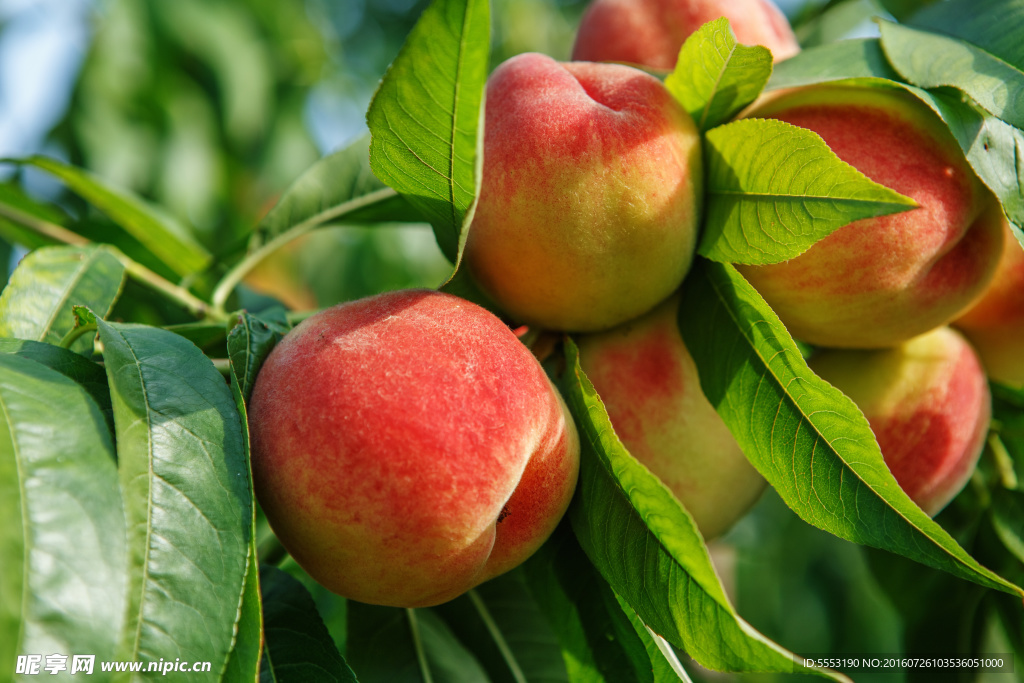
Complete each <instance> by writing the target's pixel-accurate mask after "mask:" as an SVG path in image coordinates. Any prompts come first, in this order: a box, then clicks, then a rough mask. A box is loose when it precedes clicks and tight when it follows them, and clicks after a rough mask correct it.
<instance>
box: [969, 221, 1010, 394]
mask: <svg viewBox="0 0 1024 683" xmlns="http://www.w3.org/2000/svg"><path fill="white" fill-rule="evenodd" d="M1005 235H1006V249H1005V251H1003V258H1002V260H1000V261H999V266H998V267H997V268H996V275H995V277H994V278H993V279H992V284H991V285H989V287H988V289H986V290H985V292H984V294H982V296H981V298H980V299H979V300H978V301H977V302H976V303H975V304H974V305H973V306H971V307H970V308H969V309H968V310H967V312H966V313H964V314H963V315H962V316H960V317H959V318H957V319H956V320H955V321H954V322H953V325H954V326H955V327H957V328H958V329H959V330H960V331H961V332H963V333H964V335H965V336H966V337H967V338H968V339H969V340H970V341H971V343H972V344H973V345H974V348H975V349H976V350H977V351H978V355H979V356H980V357H981V362H982V364H983V365H984V366H985V370H986V371H987V372H988V376H989V377H991V378H992V379H994V380H996V381H999V382H1003V383H1004V384H1008V385H1010V386H1013V387H1017V388H1022V387H1024V249H1021V246H1020V244H1018V242H1017V240H1016V238H1015V237H1014V236H1013V234H1012V233H1011V232H1010V226H1009V224H1006V228H1005Z"/></svg>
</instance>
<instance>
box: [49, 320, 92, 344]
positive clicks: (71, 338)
mask: <svg viewBox="0 0 1024 683" xmlns="http://www.w3.org/2000/svg"><path fill="white" fill-rule="evenodd" d="M96 329H97V327H96V323H89V324H88V325H79V326H78V327H72V328H71V329H70V330H68V333H67V334H65V335H64V337H63V338H62V339H61V340H60V343H59V344H58V346H60V347H61V348H62V349H70V348H71V345H72V344H74V343H75V341H77V340H78V338H79V337H81V336H82V335H84V334H88V333H89V332H95V331H96Z"/></svg>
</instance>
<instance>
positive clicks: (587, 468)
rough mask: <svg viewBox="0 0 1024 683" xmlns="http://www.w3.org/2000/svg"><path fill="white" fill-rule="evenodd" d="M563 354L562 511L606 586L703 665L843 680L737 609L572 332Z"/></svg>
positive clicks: (695, 532)
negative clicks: (628, 442) (633, 448)
mask: <svg viewBox="0 0 1024 683" xmlns="http://www.w3.org/2000/svg"><path fill="white" fill-rule="evenodd" d="M687 345H688V346H689V344H687ZM566 362H567V366H568V370H567V372H566V375H565V377H564V378H563V380H562V386H563V388H564V391H563V395H564V396H565V398H566V403H568V404H569V408H570V410H571V411H572V414H573V417H574V418H575V419H576V424H577V427H578V428H579V430H580V442H581V446H582V456H581V462H580V480H579V484H578V487H577V490H576V496H575V498H574V499H573V503H572V506H571V507H570V508H569V515H570V519H571V520H572V527H573V531H575V532H576V536H577V538H578V539H579V542H580V545H581V546H582V547H583V549H584V551H586V553H587V556H588V557H589V558H590V560H591V562H593V563H594V566H595V567H597V569H598V570H599V571H600V572H601V575H602V576H603V577H604V579H605V580H606V581H607V582H608V583H609V584H610V585H611V587H612V589H613V590H614V591H615V592H616V593H618V594H619V595H620V596H622V598H623V599H624V600H625V601H626V602H627V603H629V605H630V607H632V608H633V609H634V610H635V611H636V612H637V614H639V615H640V618H641V619H643V621H644V623H646V624H647V625H648V626H650V627H651V629H653V630H654V632H655V633H657V634H659V635H661V636H663V637H664V638H665V639H666V640H668V642H670V643H672V644H673V645H675V646H676V647H679V648H682V649H684V650H686V652H687V653H688V654H689V655H690V656H691V657H693V658H694V659H695V660H697V661H698V662H699V663H701V664H702V665H703V666H705V667H708V668H710V669H715V670H717V671H776V672H793V671H794V670H800V671H803V672H806V673H815V674H818V675H821V676H824V677H827V678H832V679H833V680H845V679H844V678H843V677H842V676H839V675H837V674H835V672H831V671H828V670H824V669H801V668H800V666H799V665H796V664H795V663H794V662H795V661H796V660H795V657H794V655H793V654H792V653H790V652H787V651H786V650H785V649H783V648H782V647H780V646H779V645H777V644H775V643H773V642H772V641H770V640H769V639H767V638H766V637H764V636H763V635H761V634H760V633H758V632H757V631H756V630H755V629H754V628H752V627H751V626H750V625H749V624H747V623H746V622H745V621H743V620H742V619H741V618H740V617H739V615H737V614H736V612H735V610H734V609H733V607H732V605H731V604H730V603H729V600H728V598H727V597H726V595H725V591H724V590H723V589H722V586H721V584H720V583H719V581H718V577H717V576H716V574H715V570H714V568H713V566H712V564H711V558H710V556H709V555H708V551H707V548H706V547H705V545H704V541H703V538H702V537H701V535H700V532H699V531H698V530H697V525H696V524H695V523H694V521H693V518H692V517H690V515H689V513H688V512H686V510H684V509H683V507H682V505H681V504H680V503H679V501H678V500H677V499H676V498H675V497H674V496H673V495H672V494H671V492H669V490H668V489H667V488H665V485H664V484H662V483H661V481H659V480H658V478H657V477H655V476H654V475H653V474H651V472H650V471H649V470H648V469H647V468H646V467H644V466H643V465H642V464H641V463H640V462H638V461H637V460H636V459H635V458H633V457H632V456H631V455H630V454H629V453H628V451H626V448H625V447H624V446H623V445H622V443H621V442H620V441H619V439H618V437H617V436H616V435H615V432H614V430H613V428H612V425H611V420H610V419H609V418H608V413H607V412H606V411H605V408H604V405H603V404H602V403H601V399H600V398H599V397H598V395H597V392H596V391H595V390H594V386H593V385H592V384H591V383H590V380H589V379H587V377H586V375H585V374H584V373H583V370H582V369H581V368H580V366H579V355H578V351H577V349H576V345H575V344H574V343H572V341H571V340H568V341H567V343H566ZM795 666H796V669H794V667H795Z"/></svg>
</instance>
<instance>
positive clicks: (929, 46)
mask: <svg viewBox="0 0 1024 683" xmlns="http://www.w3.org/2000/svg"><path fill="white" fill-rule="evenodd" d="M879 26H880V27H881V31H882V48H883V49H884V50H885V54H886V56H887V57H888V58H889V62H890V63H892V65H893V67H894V68H895V69H896V71H898V72H899V73H900V75H901V76H903V78H904V79H906V81H907V82H909V83H911V84H913V85H916V86H918V87H921V88H938V87H942V86H949V87H953V88H958V89H960V90H962V91H964V92H965V93H967V94H968V95H970V96H971V98H972V99H974V101H976V102H977V103H978V104H980V105H981V106H982V107H984V108H985V109H986V110H987V111H989V112H991V113H992V114H994V115H996V116H998V117H999V118H1000V119H1002V120H1003V121H1006V122H1007V123H1009V124H1010V125H1012V126H1016V127H1017V128H1024V71H1022V70H1021V68H1018V67H1015V66H1013V65H1011V64H1008V63H1006V62H1004V61H1003V60H1001V59H999V58H998V57H996V56H995V55H993V54H991V53H988V52H986V51H984V50H982V49H981V48H979V47H977V46H976V45H972V44H971V43H968V42H966V41H963V40H959V39H957V38H950V37H948V36H941V35H938V34H935V33H930V32H928V31H922V30H919V29H914V28H909V27H907V26H901V25H899V24H894V23H892V22H888V21H879Z"/></svg>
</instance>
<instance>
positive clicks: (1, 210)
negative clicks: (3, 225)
mask: <svg viewBox="0 0 1024 683" xmlns="http://www.w3.org/2000/svg"><path fill="white" fill-rule="evenodd" d="M0 216H3V217H4V218H7V219H9V220H12V221H14V222H15V223H20V224H21V225H24V226H25V227H26V228H29V229H30V230H34V231H35V232H38V233H39V234H40V235H43V236H44V237H49V238H50V239H53V240H57V241H58V242H62V243H64V244H70V245H71V246H73V247H84V246H88V245H89V244H92V242H90V241H89V240H88V239H86V238H85V237H82V236H81V235H79V234H76V233H73V232H71V231H70V230H68V229H67V228H65V227H62V226H60V225H57V224H56V223H51V222H49V221H45V220H43V219H42V218H37V217H35V216H33V215H32V214H29V213H25V212H24V211H19V210H18V209H16V208H14V207H13V206H10V205H8V204H4V203H0Z"/></svg>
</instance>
